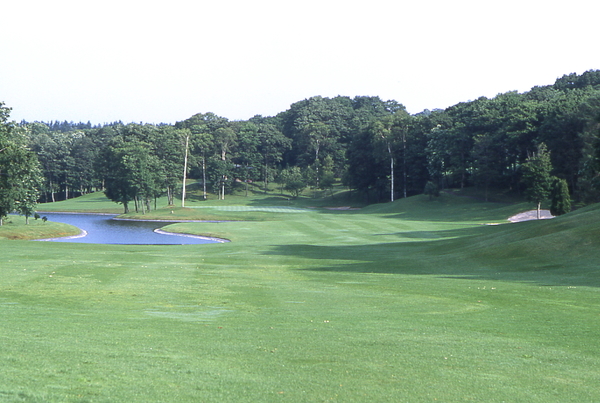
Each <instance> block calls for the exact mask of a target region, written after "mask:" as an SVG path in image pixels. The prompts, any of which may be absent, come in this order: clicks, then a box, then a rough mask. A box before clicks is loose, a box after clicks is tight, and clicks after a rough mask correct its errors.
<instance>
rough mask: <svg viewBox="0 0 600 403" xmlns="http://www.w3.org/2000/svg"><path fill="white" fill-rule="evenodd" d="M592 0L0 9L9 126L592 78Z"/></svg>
mask: <svg viewBox="0 0 600 403" xmlns="http://www.w3.org/2000/svg"><path fill="white" fill-rule="evenodd" d="M599 11H600V3H598V1H597V0H569V1H568V2H567V1H548V0H520V1H515V0H502V1H497V0H431V1H426V0H410V1H406V0H368V1H353V0H317V1H314V0H302V1H297V0H218V1H217V0H211V1H206V0H196V1H191V0H188V1H184V0H169V1H152V0H116V1H115V0H101V1H99V0H18V1H17V0H0V16H1V18H0V35H1V38H2V53H1V56H0V101H2V102H4V103H5V104H6V106H9V107H12V108H13V110H12V113H11V119H13V120H16V121H20V120H22V119H25V120H28V121H35V120H38V121H50V120H59V121H63V120H67V121H75V122H79V121H83V122H87V121H91V122H92V123H93V124H98V123H105V122H112V121H117V120H121V121H123V122H125V123H129V122H145V123H161V122H164V123H175V122H176V121H180V120H184V119H187V118H188V117H190V116H192V115H194V114H196V113H200V112H202V113H205V112H213V113H216V114H217V115H220V116H223V117H226V118H228V119H230V120H245V119H248V118H250V117H252V116H254V115H257V114H258V115H263V116H273V115H275V114H277V113H279V112H282V111H284V110H286V109H288V108H289V107H290V105H291V104H292V103H294V102H297V101H301V100H303V99H306V98H309V97H311V96H315V95H321V96H324V97H334V96H337V95H346V96H350V97H354V96H357V95H368V96H379V97H380V98H382V99H383V100H384V101H385V100H388V99H394V100H396V101H398V102H400V103H402V104H403V105H405V106H406V108H407V110H408V111H409V112H410V113H417V112H420V111H422V110H423V109H435V108H442V109H443V108H446V107H448V106H451V105H454V104H456V103H458V102H463V101H468V100H472V99H476V98H478V97H480V96H487V97H494V96H495V95H497V94H498V93H503V92H507V91H512V90H517V91H519V92H524V91H528V90H529V89H531V87H533V86H535V85H547V84H553V83H554V81H555V80H556V78H558V77H561V76H562V75H564V74H568V73H572V72H574V73H578V74H581V73H583V72H585V71H587V70H592V69H600V53H599V52H598V38H599V34H598V23H597V19H598V15H599Z"/></svg>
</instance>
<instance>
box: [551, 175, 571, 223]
mask: <svg viewBox="0 0 600 403" xmlns="http://www.w3.org/2000/svg"><path fill="white" fill-rule="evenodd" d="M550 200H551V203H550V214H552V215H555V216H557V215H563V214H567V213H568V212H570V211H571V196H570V195H569V185H568V184H567V181H566V180H564V179H559V178H555V179H554V182H553V183H552V190H551V193H550Z"/></svg>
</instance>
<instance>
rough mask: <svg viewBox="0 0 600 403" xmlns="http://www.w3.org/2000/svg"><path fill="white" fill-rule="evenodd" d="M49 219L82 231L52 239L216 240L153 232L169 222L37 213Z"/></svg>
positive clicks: (175, 242) (127, 241)
mask: <svg viewBox="0 0 600 403" xmlns="http://www.w3.org/2000/svg"><path fill="white" fill-rule="evenodd" d="M40 215H41V216H44V217H46V218H48V221H54V222H62V223H65V224H70V225H73V226H75V227H77V228H80V229H81V230H82V234H81V235H80V236H77V237H66V238H55V239H52V240H51V241H53V242H79V243H100V244H127V245H195V244H205V243H216V242H219V241H218V240H214V239H208V238H202V237H195V236H189V235H170V234H169V235H167V234H159V233H156V232H154V230H155V229H157V228H161V227H163V226H165V225H168V224H170V223H168V222H150V221H121V220H113V219H112V218H113V217H115V215H104V214H72V213H40Z"/></svg>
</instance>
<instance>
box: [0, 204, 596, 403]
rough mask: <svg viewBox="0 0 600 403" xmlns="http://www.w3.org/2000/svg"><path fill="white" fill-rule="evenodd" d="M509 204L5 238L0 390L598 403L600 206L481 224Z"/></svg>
mask: <svg viewBox="0 0 600 403" xmlns="http://www.w3.org/2000/svg"><path fill="white" fill-rule="evenodd" d="M243 200H244V199H242V198H240V199H239V200H238V203H239V204H241V203H242V202H243ZM246 200H247V202H246V203H244V204H245V205H247V206H257V205H260V204H261V201H260V200H261V198H248V199H246ZM72 203H73V204H76V202H72ZM215 205H217V206H218V204H215ZM265 205H269V206H274V205H276V204H269V203H265ZM322 205H326V204H322ZM522 207H523V206H519V205H507V204H491V203H481V202H478V201H477V200H475V199H472V198H465V197H457V196H453V195H444V196H442V197H441V198H440V199H438V200H435V201H432V202H430V201H428V200H427V199H426V198H424V197H420V196H419V197H414V198H410V199H407V200H400V201H397V202H394V203H388V204H384V205H375V206H370V207H368V208H365V209H363V210H360V211H332V210H326V209H308V210H307V211H305V212H303V213H294V214H285V213H272V214H271V215H269V218H268V219H264V220H254V221H241V222H226V223H178V224H173V225H171V226H169V227H168V229H170V230H173V231H181V232H189V233H198V234H214V235H219V236H222V237H224V238H229V239H232V240H233V242H232V243H229V244H214V245H199V246H126V245H85V246H82V245H81V244H65V243H37V242H25V241H0V253H1V255H2V263H0V264H1V266H0V267H1V269H0V270H1V271H2V278H3V281H2V283H1V285H0V312H1V315H2V322H3V325H2V327H1V328H0V339H2V340H3V341H4V342H3V343H2V353H1V354H0V359H1V360H2V365H1V366H0V379H1V380H2V381H1V382H0V401H7V402H46V401H51V402H108V401H128V402H149V401H173V402H175V401H176V402H182V401H190V402H192V401H193V402H196V401H203V402H223V401H230V402H243V401H248V402H256V401H261V402H280V401H290V402H316V401H317V402H318V401H339V402H363V401H379V402H426V401H445V402H459V401H460V402H462V401H486V402H502V401H511V402H515V401H527V402H593V401H595V400H596V398H597V392H596V391H597V389H598V387H599V386H600V381H599V379H600V370H599V368H600V353H599V352H598V341H599V336H598V334H600V323H599V322H598V315H599V314H600V309H599V308H598V297H599V294H598V292H599V291H598V290H599V289H598V286H599V285H600V282H599V281H598V276H597V264H596V262H597V261H598V257H599V256H598V253H599V252H598V251H599V250H600V248H599V246H600V245H599V244H600V235H599V234H598V231H597V228H598V220H600V209H599V208H597V207H590V208H587V209H583V210H580V211H578V212H576V213H572V214H569V215H566V216H563V217H560V218H557V219H554V220H547V221H541V222H525V223H517V224H506V225H500V226H488V225H482V224H484V223H489V222H503V221H505V219H506V218H507V217H508V216H510V215H512V214H514V213H516V212H517V211H518V210H519V209H521V208H522ZM198 210H205V209H198ZM208 210H210V209H208ZM215 211H217V210H216V209H215ZM236 214H239V217H240V218H243V217H244V214H247V216H248V217H249V218H251V219H253V215H254V214H256V212H247V213H244V212H243V211H242V212H239V213H236Z"/></svg>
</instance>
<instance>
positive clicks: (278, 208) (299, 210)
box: [190, 206, 312, 213]
mask: <svg viewBox="0 0 600 403" xmlns="http://www.w3.org/2000/svg"><path fill="white" fill-rule="evenodd" d="M190 208H210V209H214V210H219V211H264V212H267V213H306V212H308V211H312V210H310V209H305V208H298V207H287V206H270V207H267V206H190Z"/></svg>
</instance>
